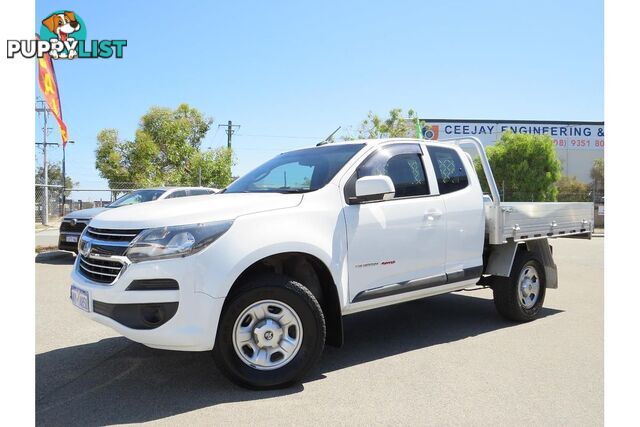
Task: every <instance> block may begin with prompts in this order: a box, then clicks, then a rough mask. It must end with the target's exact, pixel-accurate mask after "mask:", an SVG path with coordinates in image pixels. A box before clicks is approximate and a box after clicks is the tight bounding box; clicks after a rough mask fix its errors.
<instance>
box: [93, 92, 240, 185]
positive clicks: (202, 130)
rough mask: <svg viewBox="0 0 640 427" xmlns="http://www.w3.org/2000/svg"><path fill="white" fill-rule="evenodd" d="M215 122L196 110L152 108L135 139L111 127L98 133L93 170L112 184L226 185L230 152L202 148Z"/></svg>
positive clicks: (229, 172) (145, 116)
mask: <svg viewBox="0 0 640 427" xmlns="http://www.w3.org/2000/svg"><path fill="white" fill-rule="evenodd" d="M212 123H213V120H212V119H211V118H208V117H205V116H204V115H203V114H202V113H201V112H200V111H198V110H197V109H196V108H193V107H190V106H189V105H187V104H181V105H180V106H178V108H177V109H175V110H172V109H170V108H160V107H152V108H151V109H150V110H149V111H148V112H147V114H145V115H144V116H142V118H141V119H140V123H139V126H138V129H137V130H136V133H135V137H134V139H133V141H122V140H120V138H119V135H118V131H117V130H115V129H104V130H102V131H100V133H98V137H97V139H98V148H97V149H96V168H97V169H98V171H99V173H100V176H102V177H103V178H105V179H107V180H108V181H109V185H110V186H111V187H112V188H115V187H117V185H118V184H120V183H126V185H127V186H131V187H150V186H155V185H198V184H199V182H202V185H204V186H212V187H226V186H227V185H228V184H229V183H230V182H231V166H232V165H233V155H232V153H231V150H228V149H226V148H219V149H215V150H210V151H206V152H202V151H201V150H200V146H201V144H202V140H203V139H204V137H205V136H206V134H207V132H208V131H209V129H210V127H211V124H212Z"/></svg>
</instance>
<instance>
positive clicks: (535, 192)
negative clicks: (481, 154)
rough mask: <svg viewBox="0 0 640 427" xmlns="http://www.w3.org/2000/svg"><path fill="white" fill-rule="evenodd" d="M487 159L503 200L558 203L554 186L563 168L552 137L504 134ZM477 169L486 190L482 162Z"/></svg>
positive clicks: (477, 165)
mask: <svg viewBox="0 0 640 427" xmlns="http://www.w3.org/2000/svg"><path fill="white" fill-rule="evenodd" d="M487 157H488V158H489V163H490V164H491V169H492V171H493V176H494V178H495V180H496V183H497V185H498V188H499V189H500V190H501V191H502V189H504V193H505V194H503V199H504V200H508V201H536V202H542V201H555V200H556V199H557V195H558V188H557V187H556V185H555V184H556V182H557V181H558V180H559V179H560V176H561V170H562V166H561V164H560V161H559V160H558V158H557V157H556V150H555V147H554V145H553V140H552V139H551V137H550V136H549V135H529V134H521V133H518V134H516V133H513V132H510V131H508V132H505V133H503V134H502V137H501V138H500V140H499V141H498V142H497V143H496V144H495V145H494V146H490V147H487ZM475 165H476V170H477V171H478V175H479V176H480V181H481V183H482V185H483V188H484V189H487V188H488V186H487V183H486V179H485V177H484V172H483V170H482V166H481V164H480V161H479V159H476V162H475Z"/></svg>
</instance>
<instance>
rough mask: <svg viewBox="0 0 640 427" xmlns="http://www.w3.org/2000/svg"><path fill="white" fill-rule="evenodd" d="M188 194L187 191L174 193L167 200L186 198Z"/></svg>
mask: <svg viewBox="0 0 640 427" xmlns="http://www.w3.org/2000/svg"><path fill="white" fill-rule="evenodd" d="M186 195H187V192H186V191H185V190H178V191H174V192H173V193H171V194H169V195H168V196H167V199H176V198H178V197H185V196H186Z"/></svg>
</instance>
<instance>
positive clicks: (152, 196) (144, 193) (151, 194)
mask: <svg viewBox="0 0 640 427" xmlns="http://www.w3.org/2000/svg"><path fill="white" fill-rule="evenodd" d="M164 192H165V190H136V191H132V192H131V193H129V194H126V195H124V196H122V197H120V198H119V199H118V200H116V201H115V202H113V203H111V204H110V205H109V206H108V207H109V208H118V207H120V206H126V205H135V204H136V203H144V202H151V201H153V200H156V199H157V198H158V197H160V196H162V195H163V194H164Z"/></svg>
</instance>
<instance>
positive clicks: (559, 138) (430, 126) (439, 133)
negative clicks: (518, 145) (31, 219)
mask: <svg viewBox="0 0 640 427" xmlns="http://www.w3.org/2000/svg"><path fill="white" fill-rule="evenodd" d="M420 123H421V125H422V132H423V137H424V138H426V139H448V138H456V137H461V136H475V137H477V138H478V139H480V141H482V143H483V144H484V145H485V146H486V145H493V144H494V143H495V142H496V141H497V140H498V139H500V136H501V135H502V133H503V132H505V131H507V130H512V131H513V132H516V133H530V134H538V135H542V134H548V135H550V136H551V138H552V139H553V141H554V143H555V145H556V150H557V153H558V158H559V159H560V161H561V162H562V169H563V173H564V174H565V175H569V176H576V177H577V178H578V179H579V180H580V181H582V182H585V183H590V182H591V177H590V172H591V167H592V165H593V162H594V160H596V159H602V158H604V122H576V121H538V120H459V119H420Z"/></svg>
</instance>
